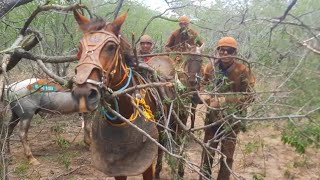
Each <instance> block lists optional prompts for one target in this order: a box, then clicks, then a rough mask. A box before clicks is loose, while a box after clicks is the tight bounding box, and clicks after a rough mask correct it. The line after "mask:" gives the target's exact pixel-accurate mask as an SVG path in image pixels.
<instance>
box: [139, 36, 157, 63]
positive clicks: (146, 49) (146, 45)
mask: <svg viewBox="0 0 320 180" xmlns="http://www.w3.org/2000/svg"><path fill="white" fill-rule="evenodd" d="M153 47H154V42H153V39H152V38H151V36H149V35H147V34H145V35H143V36H141V38H140V48H139V52H138V53H139V55H144V54H151V53H152V50H153ZM150 58H151V57H145V58H143V60H144V62H147V61H149V59H150Z"/></svg>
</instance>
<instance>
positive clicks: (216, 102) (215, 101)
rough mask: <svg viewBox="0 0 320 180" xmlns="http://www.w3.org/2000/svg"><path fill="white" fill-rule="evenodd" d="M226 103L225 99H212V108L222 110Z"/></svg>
mask: <svg viewBox="0 0 320 180" xmlns="http://www.w3.org/2000/svg"><path fill="white" fill-rule="evenodd" d="M225 102H226V98H225V97H218V98H211V99H210V106H211V107H213V108H220V107H221V106H223V104H224V103H225Z"/></svg>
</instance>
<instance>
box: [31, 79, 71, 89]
mask: <svg viewBox="0 0 320 180" xmlns="http://www.w3.org/2000/svg"><path fill="white" fill-rule="evenodd" d="M27 89H28V90H29V91H31V92H65V91H70V90H67V89H66V88H64V87H62V86H61V85H60V84H59V83H57V82H55V81H53V80H49V79H39V80H37V81H36V82H34V83H31V84H29V85H28V86H27Z"/></svg>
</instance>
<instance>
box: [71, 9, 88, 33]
mask: <svg viewBox="0 0 320 180" xmlns="http://www.w3.org/2000/svg"><path fill="white" fill-rule="evenodd" d="M73 15H74V18H75V19H76V20H77V22H78V24H79V27H80V29H81V30H82V31H85V30H86V27H87V25H88V24H89V23H90V19H88V18H87V17H85V16H83V15H82V14H81V13H80V12H79V10H73Z"/></svg>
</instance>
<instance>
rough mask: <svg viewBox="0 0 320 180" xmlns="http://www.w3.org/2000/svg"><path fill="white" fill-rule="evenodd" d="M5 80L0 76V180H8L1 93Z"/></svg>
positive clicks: (3, 105) (5, 129)
mask: <svg viewBox="0 0 320 180" xmlns="http://www.w3.org/2000/svg"><path fill="white" fill-rule="evenodd" d="M4 85H5V79H4V76H3V75H0V138H1V140H0V148H1V157H0V164H1V165H0V179H4V180H7V179H9V178H8V176H7V174H8V158H7V157H8V156H7V154H6V152H7V149H6V148H7V147H8V146H6V134H7V127H6V125H5V123H4V122H5V121H4V117H5V112H6V110H5V104H4V100H3V92H4Z"/></svg>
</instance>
